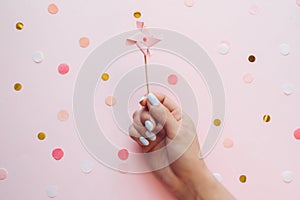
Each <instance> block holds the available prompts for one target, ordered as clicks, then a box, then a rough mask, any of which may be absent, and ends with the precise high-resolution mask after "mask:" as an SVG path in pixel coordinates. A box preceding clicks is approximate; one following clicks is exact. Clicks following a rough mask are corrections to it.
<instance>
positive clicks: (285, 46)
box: [279, 43, 290, 56]
mask: <svg viewBox="0 0 300 200" xmlns="http://www.w3.org/2000/svg"><path fill="white" fill-rule="evenodd" d="M279 51H280V53H281V54H282V55H284V56H287V55H289V54H290V46H289V45H288V44H285V43H283V44H281V45H279Z"/></svg>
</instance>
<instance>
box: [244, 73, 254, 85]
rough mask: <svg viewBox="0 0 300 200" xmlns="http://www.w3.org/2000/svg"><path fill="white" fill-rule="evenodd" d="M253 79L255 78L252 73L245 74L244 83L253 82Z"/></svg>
mask: <svg viewBox="0 0 300 200" xmlns="http://www.w3.org/2000/svg"><path fill="white" fill-rule="evenodd" d="M253 80H254V78H253V76H252V74H250V73H247V74H245V75H244V76H243V81H244V83H247V84H250V83H252V82H253Z"/></svg>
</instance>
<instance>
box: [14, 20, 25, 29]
mask: <svg viewBox="0 0 300 200" xmlns="http://www.w3.org/2000/svg"><path fill="white" fill-rule="evenodd" d="M23 28H24V24H23V23H22V22H18V23H16V29H17V30H22V29H23Z"/></svg>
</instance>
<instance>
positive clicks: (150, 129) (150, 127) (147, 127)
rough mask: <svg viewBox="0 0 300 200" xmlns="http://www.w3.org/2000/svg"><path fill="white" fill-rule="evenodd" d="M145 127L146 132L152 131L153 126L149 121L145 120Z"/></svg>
mask: <svg viewBox="0 0 300 200" xmlns="http://www.w3.org/2000/svg"><path fill="white" fill-rule="evenodd" d="M145 126H146V129H147V130H148V131H152V130H153V124H152V122H151V121H149V120H146V121H145Z"/></svg>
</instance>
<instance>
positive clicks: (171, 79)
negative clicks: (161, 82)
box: [168, 74, 178, 85]
mask: <svg viewBox="0 0 300 200" xmlns="http://www.w3.org/2000/svg"><path fill="white" fill-rule="evenodd" d="M177 82H178V77H177V76H176V75H175V74H171V75H169V76H168V83H169V84H170V85H176V84H177Z"/></svg>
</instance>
